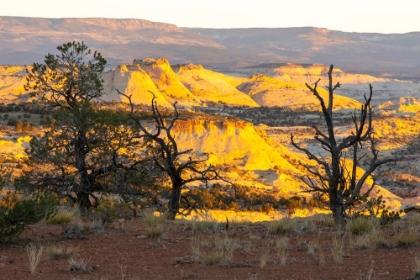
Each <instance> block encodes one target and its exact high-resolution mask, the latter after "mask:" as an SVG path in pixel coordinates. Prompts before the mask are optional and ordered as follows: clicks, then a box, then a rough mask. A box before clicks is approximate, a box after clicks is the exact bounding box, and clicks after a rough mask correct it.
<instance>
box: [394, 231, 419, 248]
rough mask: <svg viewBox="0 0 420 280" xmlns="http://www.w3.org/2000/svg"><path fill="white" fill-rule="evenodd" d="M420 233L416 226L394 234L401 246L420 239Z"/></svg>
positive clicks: (411, 243)
mask: <svg viewBox="0 0 420 280" xmlns="http://www.w3.org/2000/svg"><path fill="white" fill-rule="evenodd" d="M419 238H420V237H419V234H418V232H417V230H415V228H409V229H407V230H401V231H399V232H397V233H396V234H395V235H394V241H395V243H396V244H397V246H399V247H407V246H410V245H413V244H415V243H417V242H418V241H419Z"/></svg>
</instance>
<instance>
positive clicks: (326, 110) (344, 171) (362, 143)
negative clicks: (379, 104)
mask: <svg viewBox="0 0 420 280" xmlns="http://www.w3.org/2000/svg"><path fill="white" fill-rule="evenodd" d="M332 71H333V65H331V66H330V68H329V71H328V80H329V84H328V86H327V89H328V104H326V103H325V100H324V99H323V98H322V97H321V95H320V94H319V92H318V89H317V87H318V83H319V81H320V80H318V81H317V82H316V83H315V84H314V86H310V85H308V84H306V86H307V87H308V89H309V90H310V91H311V92H312V93H313V95H314V96H315V97H316V98H317V99H318V101H319V103H320V106H321V109H322V114H323V116H324V120H325V124H326V128H327V131H326V132H324V131H322V130H321V129H319V128H318V127H316V126H313V128H314V130H315V136H314V138H315V140H316V141H317V142H318V143H319V144H320V145H321V146H322V148H323V149H324V150H326V151H327V153H328V157H323V156H322V155H315V154H314V153H313V152H311V151H310V150H309V149H307V148H305V147H303V146H302V145H300V144H298V143H296V142H295V141H294V138H293V135H291V143H292V145H293V146H294V147H295V148H297V149H298V150H299V151H302V152H304V153H305V154H306V155H307V156H308V158H309V159H311V160H314V161H315V162H316V165H315V166H311V165H306V164H304V165H303V166H304V167H305V169H306V170H307V171H308V172H309V174H311V175H310V176H306V177H304V178H302V179H303V180H304V182H305V183H306V185H307V186H308V187H309V191H310V192H318V193H321V194H326V195H327V197H328V198H329V208H330V210H331V211H332V214H333V217H334V222H335V224H336V225H337V226H339V227H343V226H344V225H345V223H346V218H347V217H348V211H349V210H350V209H351V208H352V207H354V206H355V205H357V204H358V203H360V201H361V200H362V199H364V198H366V197H367V196H369V194H370V192H371V191H372V189H373V187H374V186H375V181H373V183H372V185H371V186H369V188H368V190H367V191H366V192H364V193H363V194H362V193H361V189H362V186H363V185H364V184H365V182H366V179H367V178H369V176H370V175H371V174H372V172H374V171H375V170H376V168H378V167H379V166H381V165H383V164H386V163H389V162H396V161H397V159H395V158H389V159H379V158H378V155H379V152H378V150H377V149H376V147H375V141H374V131H373V127H372V109H373V108H372V105H371V100H372V89H373V88H372V85H369V94H368V95H366V94H365V96H364V103H363V104H362V106H361V109H360V111H359V112H358V114H359V116H356V113H355V114H353V116H352V120H353V124H354V130H353V131H352V133H351V134H350V135H348V136H347V137H344V138H337V137H336V135H335V131H334V130H335V127H334V119H333V117H334V116H333V98H334V91H335V90H336V89H337V88H339V87H340V86H341V84H340V83H337V84H335V85H333V81H332ZM347 155H349V156H348V157H347ZM362 160H363V162H366V163H367V165H366V166H363V167H364V172H363V174H362V175H361V176H357V168H358V167H361V166H362ZM314 178H315V179H314Z"/></svg>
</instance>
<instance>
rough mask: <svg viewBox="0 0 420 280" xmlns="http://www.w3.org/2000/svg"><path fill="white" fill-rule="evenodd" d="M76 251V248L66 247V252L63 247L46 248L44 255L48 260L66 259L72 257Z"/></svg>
mask: <svg viewBox="0 0 420 280" xmlns="http://www.w3.org/2000/svg"><path fill="white" fill-rule="evenodd" d="M77 251H78V248H77V247H68V248H67V249H66V250H64V249H63V246H48V247H47V248H45V254H46V255H47V257H48V258H49V259H50V260H58V259H68V258H70V257H73V256H74V255H75V254H76V253H77Z"/></svg>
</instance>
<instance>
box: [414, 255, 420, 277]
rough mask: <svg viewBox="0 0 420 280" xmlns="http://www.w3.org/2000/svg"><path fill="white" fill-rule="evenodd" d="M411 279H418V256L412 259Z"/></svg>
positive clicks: (419, 265) (419, 271)
mask: <svg viewBox="0 0 420 280" xmlns="http://www.w3.org/2000/svg"><path fill="white" fill-rule="evenodd" d="M413 277H414V278H415V279H419V278H420V256H419V255H417V256H415V257H414V259H413Z"/></svg>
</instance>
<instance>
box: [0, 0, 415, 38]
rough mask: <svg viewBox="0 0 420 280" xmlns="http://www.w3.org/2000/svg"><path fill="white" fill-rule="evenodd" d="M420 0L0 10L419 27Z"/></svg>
mask: <svg viewBox="0 0 420 280" xmlns="http://www.w3.org/2000/svg"><path fill="white" fill-rule="evenodd" d="M419 4H420V1H419V0H398V1H396V0H345V1H344V0H288V1H283V0H61V1H60V0H58V1H57V0H0V16H22V17H46V18H66V17H72V18H79V17H81V18H87V17H96V18H97V17H101V18H134V19H146V20H150V21H155V22H164V23H172V24H175V25H177V26H179V27H202V28H251V27H269V28H276V27H302V26H314V27H321V28H328V29H331V30H340V31H346V32H374V33H407V32H414V31H420V20H419V10H420V9H419V8H418V6H420V5H419Z"/></svg>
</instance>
